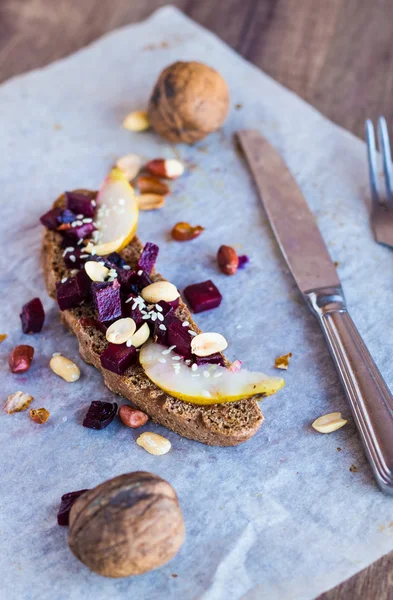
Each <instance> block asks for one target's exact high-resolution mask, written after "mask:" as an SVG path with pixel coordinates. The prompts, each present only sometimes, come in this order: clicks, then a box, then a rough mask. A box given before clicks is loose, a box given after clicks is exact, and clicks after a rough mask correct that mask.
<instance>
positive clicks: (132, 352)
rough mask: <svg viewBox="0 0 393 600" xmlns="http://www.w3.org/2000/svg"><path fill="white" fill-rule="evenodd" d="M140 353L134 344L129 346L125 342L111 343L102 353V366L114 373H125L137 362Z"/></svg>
mask: <svg viewBox="0 0 393 600" xmlns="http://www.w3.org/2000/svg"><path fill="white" fill-rule="evenodd" d="M137 358H138V354H137V351H136V348H134V346H130V347H129V348H128V347H127V346H126V345H125V344H109V345H108V347H107V348H106V350H104V352H103V353H102V354H101V356H100V361H101V366H102V367H103V368H104V369H107V370H108V371H112V373H117V374H118V375H124V373H125V372H126V371H127V369H128V368H129V367H131V365H133V364H134V363H136V361H137Z"/></svg>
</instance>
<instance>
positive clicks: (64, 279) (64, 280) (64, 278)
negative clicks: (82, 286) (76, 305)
mask: <svg viewBox="0 0 393 600" xmlns="http://www.w3.org/2000/svg"><path fill="white" fill-rule="evenodd" d="M66 281H68V277H63V279H62V280H61V282H60V283H65V282H66Z"/></svg>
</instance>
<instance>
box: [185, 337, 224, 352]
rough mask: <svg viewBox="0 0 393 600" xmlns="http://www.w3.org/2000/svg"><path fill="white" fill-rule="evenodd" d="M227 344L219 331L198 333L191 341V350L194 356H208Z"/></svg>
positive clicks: (219, 350)
mask: <svg viewBox="0 0 393 600" xmlns="http://www.w3.org/2000/svg"><path fill="white" fill-rule="evenodd" d="M227 346H228V342H227V341H226V339H225V338H224V336H223V335H221V333H213V332H206V333H200V334H199V335H196V336H195V337H193V338H192V341H191V350H192V353H193V354H195V355H196V356H210V355H211V354H215V353H216V352H222V351H223V350H225V348H226V347H227Z"/></svg>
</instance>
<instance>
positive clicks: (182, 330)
mask: <svg viewBox="0 0 393 600" xmlns="http://www.w3.org/2000/svg"><path fill="white" fill-rule="evenodd" d="M188 330H189V327H183V321H180V319H176V318H175V319H174V320H173V321H172V322H171V323H170V324H169V326H168V338H167V339H168V346H176V348H175V351H176V352H177V354H180V355H181V356H184V358H190V357H191V340H192V336H191V334H190V333H188Z"/></svg>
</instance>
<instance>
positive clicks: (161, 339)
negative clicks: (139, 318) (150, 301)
mask: <svg viewBox="0 0 393 600" xmlns="http://www.w3.org/2000/svg"><path fill="white" fill-rule="evenodd" d="M158 304H159V305H160V306H161V308H162V312H161V314H162V315H163V316H164V321H160V320H159V319H157V320H156V321H154V329H153V336H156V337H157V342H158V343H159V344H163V345H164V346H169V345H170V344H169V343H168V327H169V325H170V324H171V323H172V322H173V321H177V320H178V319H177V317H175V315H174V310H173V308H172V306H171V305H170V303H169V302H165V301H164V300H161V302H159V303H158ZM161 325H163V327H164V328H165V329H164V328H163V327H161Z"/></svg>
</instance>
